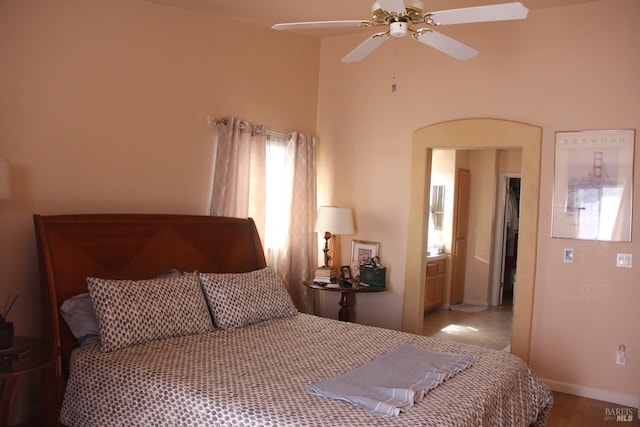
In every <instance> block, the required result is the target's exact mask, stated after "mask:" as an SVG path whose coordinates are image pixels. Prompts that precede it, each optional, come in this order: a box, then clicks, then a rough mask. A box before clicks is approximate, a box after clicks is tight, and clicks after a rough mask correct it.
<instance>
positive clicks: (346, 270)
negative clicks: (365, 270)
mask: <svg viewBox="0 0 640 427" xmlns="http://www.w3.org/2000/svg"><path fill="white" fill-rule="evenodd" d="M340 271H341V272H342V278H343V279H344V280H347V279H353V277H351V267H350V266H348V265H343V266H342V267H340Z"/></svg>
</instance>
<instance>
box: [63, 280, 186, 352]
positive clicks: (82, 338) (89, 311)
mask: <svg viewBox="0 0 640 427" xmlns="http://www.w3.org/2000/svg"><path fill="white" fill-rule="evenodd" d="M181 274H182V272H181V271H179V270H177V269H175V268H172V269H170V270H167V271H163V272H162V273H160V274H158V275H157V276H156V279H160V278H167V277H175V276H180V275H181ZM60 315H61V316H62V318H63V319H64V321H65V322H66V323H67V325H68V326H69V329H71V333H72V334H73V336H74V337H76V339H77V340H78V342H79V343H80V346H83V345H86V344H94V343H100V329H99V328H98V319H96V312H95V310H94V309H93V301H91V297H90V296H89V293H87V292H84V293H81V294H78V295H74V296H72V297H71V298H69V299H67V300H65V301H64V302H63V303H62V305H61V306H60Z"/></svg>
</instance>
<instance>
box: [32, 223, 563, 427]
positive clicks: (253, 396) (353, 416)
mask: <svg viewBox="0 0 640 427" xmlns="http://www.w3.org/2000/svg"><path fill="white" fill-rule="evenodd" d="M34 223H35V230H36V239H37V246H38V254H39V264H40V273H41V290H42V305H43V329H44V330H43V336H45V337H48V338H50V339H51V342H52V346H55V347H57V348H59V354H60V358H59V360H58V361H57V364H56V366H55V369H54V370H52V371H51V372H50V375H49V376H48V377H47V380H46V384H45V392H46V393H48V394H49V398H48V401H49V402H51V407H50V408H49V411H50V414H49V415H48V417H49V419H54V420H55V419H58V416H60V422H61V423H62V424H65V425H69V426H89V425H101V426H102V425H105V426H107V425H162V426H186V425H271V426H303V425H309V426H343V425H349V426H355V425H363V426H364V425H367V426H397V425H421V426H479V425H485V426H494V425H495V426H497V425H500V426H506V425H509V426H527V425H545V424H546V421H547V417H548V414H549V411H550V409H551V405H552V395H551V393H550V391H549V390H548V389H547V387H546V386H545V385H544V384H543V383H542V381H541V380H540V379H539V378H538V377H537V376H536V375H535V373H534V372H532V370H531V369H530V368H529V367H528V366H527V365H526V364H525V363H523V362H522V361H521V360H520V359H518V358H517V357H515V356H513V355H511V354H508V353H505V352H500V351H495V350H492V349H488V348H483V347H478V346H471V345H465V344H461V343H455V342H449V341H445V340H438V339H434V338H429V337H423V336H417V335H413V334H408V333H404V332H400V331H393V330H387V329H382V328H376V327H370V326H364V325H359V324H355V323H349V322H339V321H336V320H331V319H325V318H321V317H317V316H313V315H309V314H304V313H298V312H297V311H296V310H295V307H293V304H292V303H291V301H290V298H288V295H287V294H286V290H284V287H283V286H282V285H281V283H280V282H278V279H277V277H276V278H274V277H273V276H274V274H273V272H272V271H270V269H269V268H268V267H267V266H266V263H265V258H264V254H263V251H262V246H261V243H260V239H259V237H258V234H257V231H256V228H255V225H254V223H253V221H252V220H251V219H238V218H226V217H206V216H189V215H165V214H90V215H53V216H41V215H35V216H34ZM176 286H177V288H176ZM176 289H179V292H177V293H176ZM141 298H142V300H143V301H144V302H143V303H140V301H141ZM76 300H83V301H84V302H85V303H86V302H87V301H89V302H90V304H92V307H93V308H94V310H95V316H96V317H97V319H98V332H97V334H98V335H97V337H96V336H93V337H92V339H84V340H82V339H81V338H87V337H88V336H89V335H90V334H87V336H82V337H79V332H78V330H77V329H78V328H77V325H76V326H73V324H71V323H68V321H69V320H68V319H67V316H68V312H69V309H68V305H69V301H74V304H75V301H76ZM167 300H169V302H168V303H167ZM203 301H204V303H203ZM163 304H169V305H168V306H167V307H169V306H171V307H173V308H165V307H164V305H163ZM203 304H204V305H203ZM63 305H64V309H63V310H61V306H63ZM176 307H177V309H176ZM62 312H64V313H65V319H66V320H65V319H63V318H62ZM70 325H71V328H72V329H73V332H72V329H70ZM94 327H95V326H94ZM80 341H83V342H82V345H80ZM403 346H411V348H412V349H414V350H416V351H419V352H425V353H427V352H429V353H433V354H436V355H441V354H447V355H449V354H450V355H455V356H457V357H472V358H473V361H472V363H471V362H470V364H469V365H467V366H464V367H462V368H460V369H458V370H457V371H456V372H455V373H452V374H450V375H448V376H446V377H443V378H442V379H441V380H439V381H438V383H437V384H435V385H434V386H433V387H430V388H429V389H428V390H427V391H428V392H425V393H423V395H421V396H420V397H421V398H420V399H419V400H417V401H416V402H415V404H411V405H408V406H406V407H403V408H402V410H401V411H399V412H398V413H397V414H393V415H391V416H381V415H380V414H378V413H375V412H373V411H371V410H367V409H363V408H362V407H358V406H354V405H353V404H351V403H349V402H345V401H344V400H337V399H334V398H327V397H322V396H318V395H314V394H312V393H310V392H309V390H310V386H311V385H314V384H320V383H323V382H325V381H327V380H333V379H335V378H341V377H342V376H344V375H348V374H350V373H352V372H357V371H358V370H360V369H362V368H363V367H367V366H369V365H370V364H371V363H373V362H376V361H378V360H379V359H382V358H384V357H385V356H388V355H390V354H393V352H394V351H395V350H397V349H398V348H400V347H403ZM398 360H399V359H398ZM396 364H397V363H396ZM397 365H402V364H397Z"/></svg>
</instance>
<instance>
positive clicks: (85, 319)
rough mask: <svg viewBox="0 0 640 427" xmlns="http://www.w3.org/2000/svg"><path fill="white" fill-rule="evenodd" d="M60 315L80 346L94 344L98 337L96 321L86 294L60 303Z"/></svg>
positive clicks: (98, 331)
mask: <svg viewBox="0 0 640 427" xmlns="http://www.w3.org/2000/svg"><path fill="white" fill-rule="evenodd" d="M60 315H61V316H62V318H63V319H64V320H65V322H67V325H69V329H71V333H72V334H73V336H74V337H76V338H77V339H78V341H79V342H80V345H81V346H82V345H85V344H87V343H91V342H95V339H96V338H97V337H98V336H99V335H100V330H99V329H98V319H96V312H95V310H94V309H93V302H91V297H90V296H89V294H88V293H86V292H85V293H82V294H78V295H75V296H73V297H71V298H69V299H67V300H65V302H63V303H62V305H61V306H60Z"/></svg>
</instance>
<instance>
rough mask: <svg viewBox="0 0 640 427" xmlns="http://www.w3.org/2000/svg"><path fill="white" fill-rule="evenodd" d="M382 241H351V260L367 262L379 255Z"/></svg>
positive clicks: (361, 262) (360, 262)
mask: <svg viewBox="0 0 640 427" xmlns="http://www.w3.org/2000/svg"><path fill="white" fill-rule="evenodd" d="M379 252H380V243H378V242H367V241H365V240H352V241H351V261H353V262H358V263H359V264H367V263H369V262H371V259H372V258H373V257H376V256H380V255H379Z"/></svg>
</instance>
